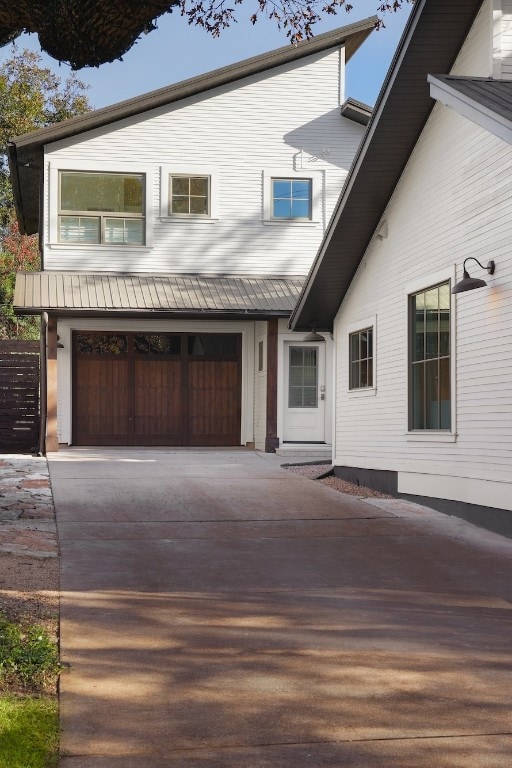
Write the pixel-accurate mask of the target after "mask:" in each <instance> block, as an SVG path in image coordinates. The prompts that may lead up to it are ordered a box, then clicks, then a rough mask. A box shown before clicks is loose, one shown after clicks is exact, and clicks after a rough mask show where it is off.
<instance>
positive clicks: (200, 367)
mask: <svg viewBox="0 0 512 768" xmlns="http://www.w3.org/2000/svg"><path fill="white" fill-rule="evenodd" d="M73 350H74V354H73V360H74V366H73V382H74V386H73V441H74V443H75V445H195V446H201V445H205V446H208V445H239V444H240V412H241V335H240V334H208V333H204V334H186V333H173V334H170V333H120V332H116V333H105V332H75V333H74V336H73Z"/></svg>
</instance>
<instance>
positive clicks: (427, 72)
mask: <svg viewBox="0 0 512 768" xmlns="http://www.w3.org/2000/svg"><path fill="white" fill-rule="evenodd" d="M511 42H512V2H510V1H509V0H507V1H505V0H503V1H502V2H500V1H499V0H484V2H482V0H458V1H455V2H450V3H446V2H444V0H419V1H418V2H417V3H416V5H415V7H414V9H413V11H412V14H411V17H410V20H409V23H408V26H407V28H406V30H405V33H404V36H403V38H402V41H401V44H400V47H399V49H398V51H397V55H396V57H395V60H394V64H393V65H392V67H391V70H390V72H389V73H388V76H387V79H386V81H385V84H384V86H383V89H382V91H381V94H380V96H379V99H378V102H377V104H376V106H375V109H374V114H373V117H372V120H371V122H370V125H369V127H368V132H367V134H366V136H365V139H364V141H363V143H362V145H361V148H360V150H359V152H358V155H357V158H356V161H355V164H354V167H353V170H352V172H351V174H350V176H349V177H348V178H347V181H346V183H345V186H344V189H343V191H342V194H341V197H340V199H339V201H338V204H337V207H336V211H335V214H334V216H333V220H332V224H331V226H330V227H329V228H328V231H327V232H326V235H325V237H324V240H323V242H322V244H321V247H320V250H319V252H318V256H317V259H316V261H315V263H314V265H313V267H312V270H311V272H310V275H309V277H308V280H307V282H306V284H305V287H304V290H303V292H302V295H301V298H300V300H299V303H298V306H297V308H296V310H295V312H294V315H293V317H292V320H291V327H292V328H293V329H294V330H295V331H298V330H301V329H305V328H307V327H309V325H310V324H311V322H312V321H314V322H315V323H316V325H317V327H318V328H319V329H321V330H323V331H332V332H333V335H334V339H335V346H336V364H335V367H336V371H335V387H336V395H335V398H336V407H335V441H334V442H335V447H334V463H335V473H336V474H337V475H338V476H340V477H343V478H346V479H350V480H352V481H356V482H359V483H361V484H365V485H370V486H372V487H374V488H379V489H381V490H385V491H390V492H392V493H395V494H399V495H400V494H403V495H406V496H410V497H413V498H416V499H418V500H428V503H430V504H431V505H432V506H437V508H439V509H442V510H445V511H450V510H451V511H454V512H455V513H457V510H459V511H463V509H464V510H465V511H466V512H467V511H469V512H471V511H473V513H475V514H477V513H479V514H488V515H489V514H491V511H492V514H496V510H512V385H511V381H512V345H511V343H510V339H511V337H512V302H511V299H512V251H511V221H512V146H511V143H512V82H510V79H511V78H512V59H511V58H510V57H511V51H512V47H511ZM468 259H469V260H468ZM473 259H474V260H473ZM475 260H478V262H479V264H480V265H481V266H479V264H478V263H477V261H475ZM491 261H493V262H494V263H495V269H494V271H493V269H492V265H491V267H490V268H489V269H488V268H487V267H488V264H489V262H491ZM464 264H465V267H466V270H467V272H468V273H469V274H470V275H471V277H472V278H473V280H474V279H479V280H483V281H484V282H485V283H486V285H481V286H480V287H478V289H477V290H465V291H463V292H456V293H453V289H454V287H455V285H456V284H458V283H459V282H460V280H461V278H462V277H463V265H464ZM459 287H460V286H459ZM463 287H464V288H468V287H471V286H468V283H467V281H465V283H464V286H463ZM461 505H466V506H465V507H464V508H463V507H462V506H461Z"/></svg>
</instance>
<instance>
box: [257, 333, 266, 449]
mask: <svg viewBox="0 0 512 768" xmlns="http://www.w3.org/2000/svg"><path fill="white" fill-rule="evenodd" d="M260 343H261V344H263V370H262V371H260V370H259V345H260ZM266 434H267V323H265V322H256V323H255V324H254V447H255V448H256V450H257V451H264V450H265V437H266Z"/></svg>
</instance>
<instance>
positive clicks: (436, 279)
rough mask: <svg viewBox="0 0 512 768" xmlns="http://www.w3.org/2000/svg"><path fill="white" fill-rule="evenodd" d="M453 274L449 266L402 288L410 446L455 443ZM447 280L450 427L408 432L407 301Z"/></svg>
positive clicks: (408, 335)
mask: <svg viewBox="0 0 512 768" xmlns="http://www.w3.org/2000/svg"><path fill="white" fill-rule="evenodd" d="M456 274H457V268H456V265H455V264H454V265H453V267H449V268H447V269H444V270H442V271H440V272H434V273H430V274H428V275H425V276H424V277H421V278H417V279H416V280H414V281H411V282H410V283H408V284H407V285H405V286H404V294H405V312H406V317H405V329H406V339H405V370H406V376H405V382H406V397H405V404H406V408H405V431H404V434H405V437H406V440H407V442H411V443H415V442H416V443H455V442H456V441H457V402H456V393H457V383H456V370H457V366H456V364H455V357H456V352H457V344H456V327H457V326H456V307H457V302H456V296H454V295H453V294H452V293H451V289H452V288H453V286H454V285H455V282H456ZM447 281H449V284H450V397H451V404H450V416H451V428H450V429H439V430H438V429H418V430H411V429H409V399H410V389H409V375H410V371H409V350H410V343H411V338H410V331H411V329H410V327H409V324H410V314H409V306H410V299H411V296H412V295H413V294H415V293H419V292H420V291H425V290H428V289H429V288H430V287H432V286H434V285H439V284H440V283H446V282H447Z"/></svg>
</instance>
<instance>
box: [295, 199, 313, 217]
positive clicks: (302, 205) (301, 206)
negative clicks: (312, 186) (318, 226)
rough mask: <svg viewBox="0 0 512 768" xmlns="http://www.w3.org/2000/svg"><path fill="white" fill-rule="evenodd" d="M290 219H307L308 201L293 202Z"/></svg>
mask: <svg viewBox="0 0 512 768" xmlns="http://www.w3.org/2000/svg"><path fill="white" fill-rule="evenodd" d="M292 219H309V200H293V202H292Z"/></svg>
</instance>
